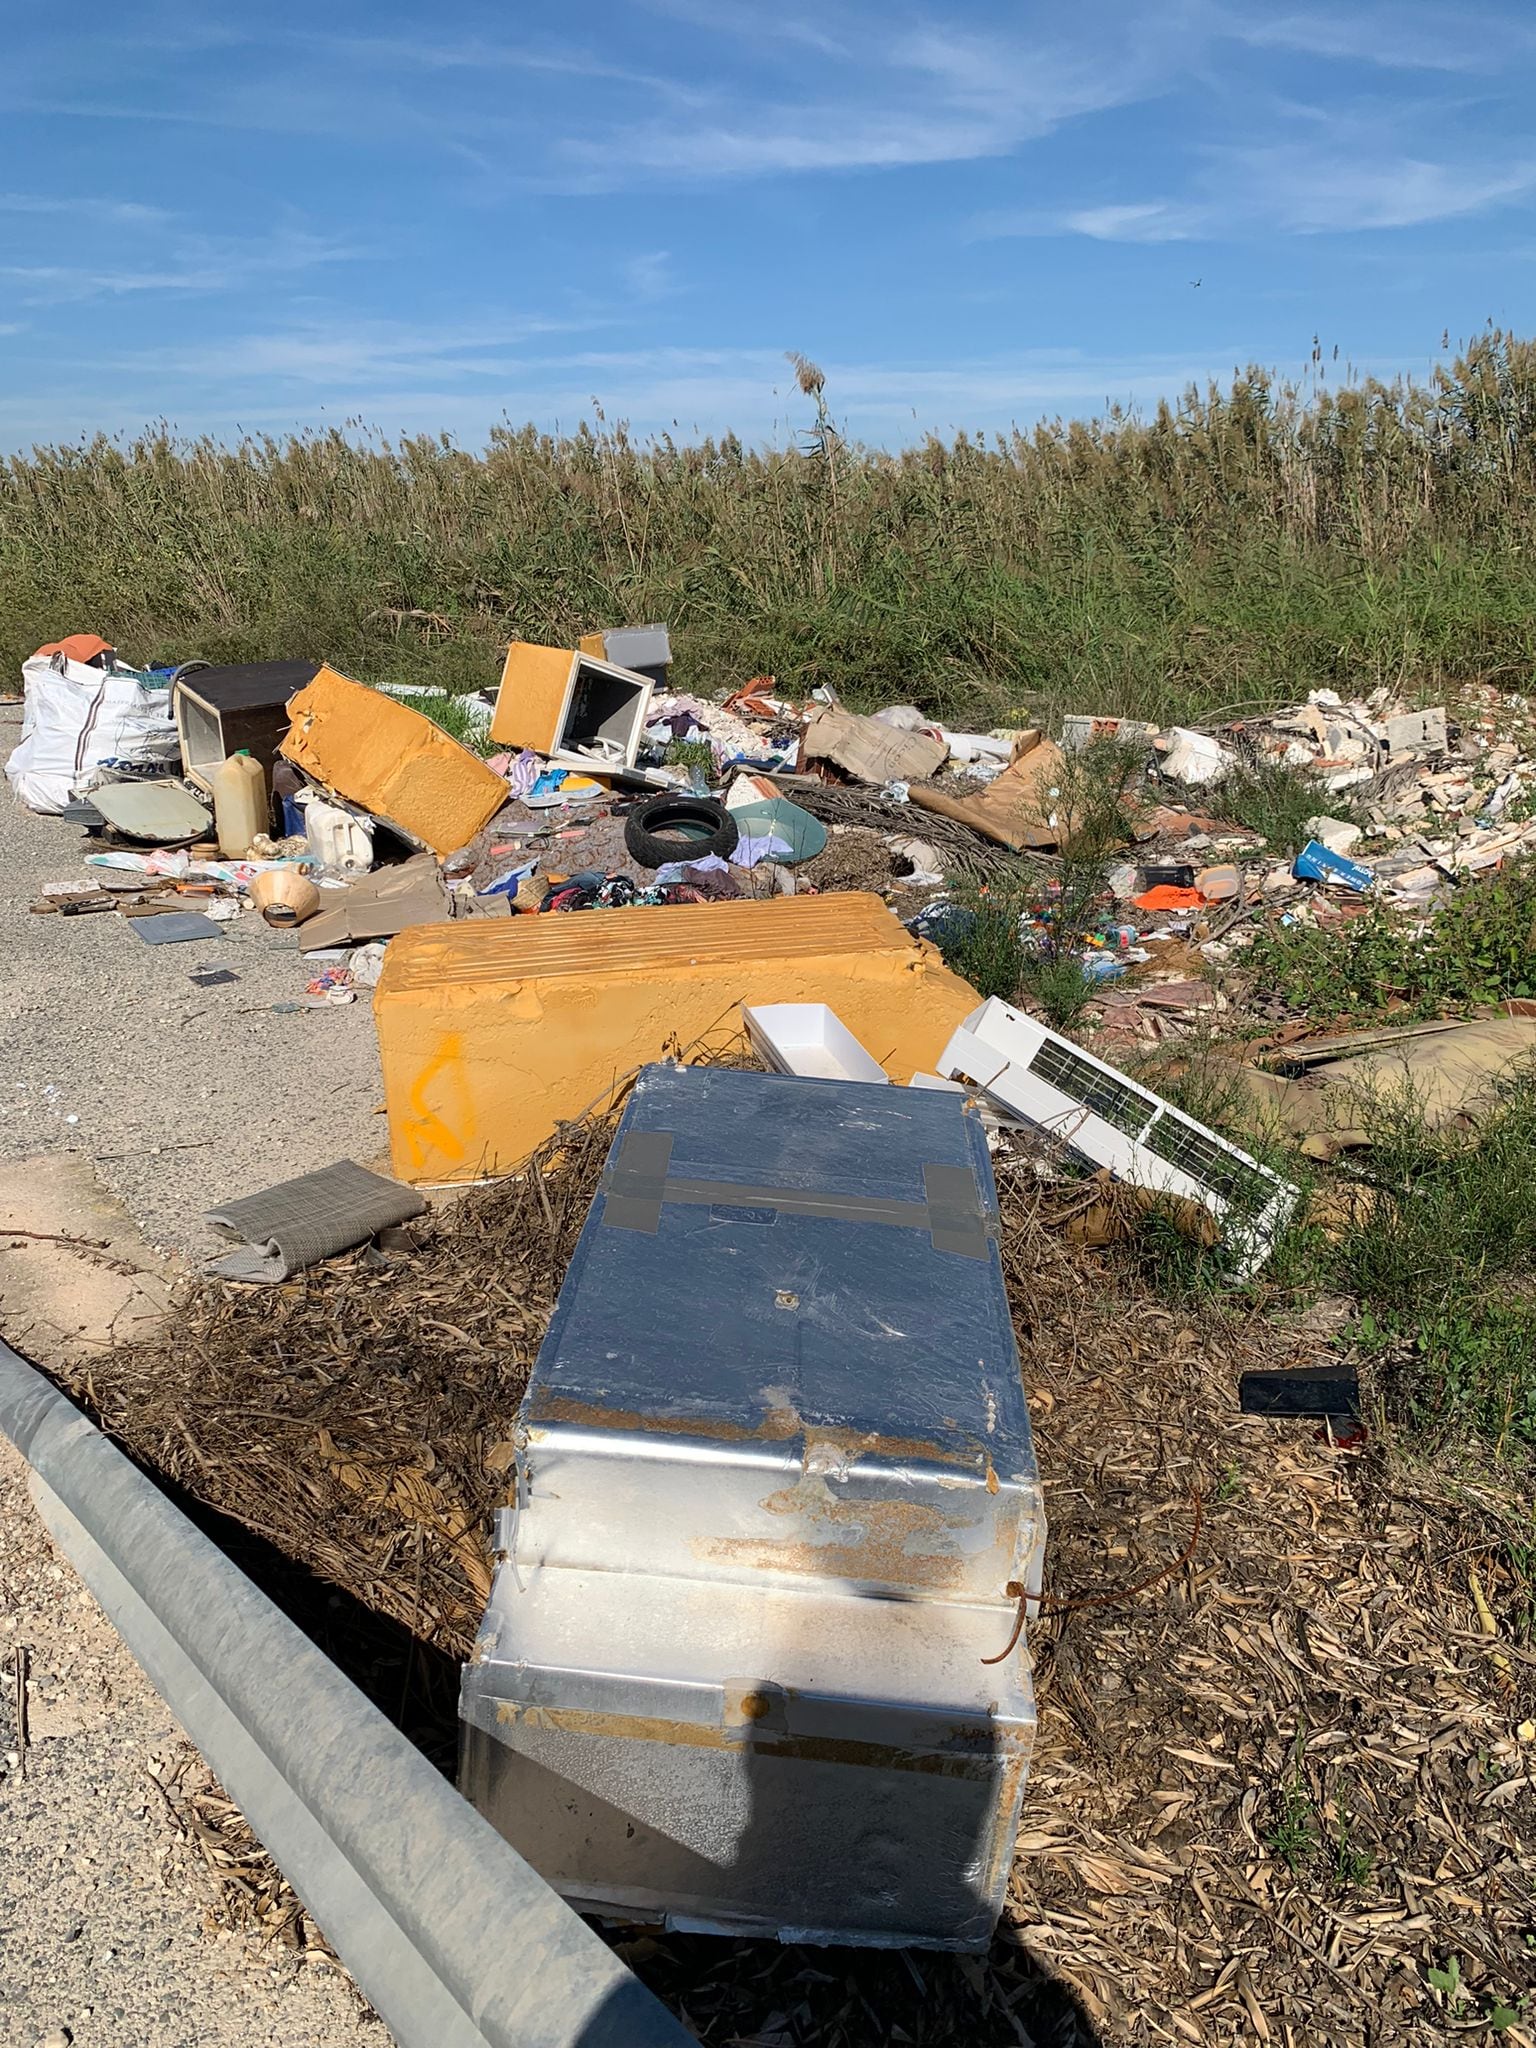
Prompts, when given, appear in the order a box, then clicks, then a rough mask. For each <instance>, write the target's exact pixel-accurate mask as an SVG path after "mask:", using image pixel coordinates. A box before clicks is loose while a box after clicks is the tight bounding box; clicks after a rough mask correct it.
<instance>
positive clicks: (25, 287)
mask: <svg viewBox="0 0 1536 2048" xmlns="http://www.w3.org/2000/svg"><path fill="white" fill-rule="evenodd" d="M360 253H361V252H360V251H359V250H357V249H352V248H348V247H347V246H346V245H344V244H342V243H340V242H332V241H327V240H326V239H325V238H324V237H322V236H318V235H311V234H306V233H303V232H300V231H298V230H293V229H283V230H279V231H278V232H277V233H275V234H272V235H269V236H266V237H264V238H261V239H258V240H253V241H247V242H235V241H229V240H224V239H215V238H213V237H208V236H182V237H178V238H177V239H176V241H175V244H174V246H173V247H172V249H171V250H170V251H169V252H168V254H167V255H166V256H165V257H164V258H163V259H162V260H161V261H159V262H157V263H144V264H141V265H139V266H136V267H133V268H130V267H127V266H123V265H116V264H95V263H7V264H0V277H8V278H11V279H13V280H14V281H15V283H16V284H17V285H18V286H19V287H20V289H21V293H22V297H23V301H24V303H26V304H29V305H73V304H78V303H79V302H81V301H83V300H87V299H99V298H124V297H129V296H131V295H133V294H135V293H140V292H151V293H163V292H187V293H220V292H229V291H235V290H238V289H240V288H242V287H244V286H246V285H251V284H257V283H261V282H263V281H266V280H269V279H272V278H279V277H293V276H295V275H298V274H299V273H302V272H304V271H307V270H314V269H318V268H320V267H321V266H323V265H326V264H331V263H343V262H348V261H351V260H352V259H354V258H355V257H357V256H358V255H359V254H360Z"/></svg>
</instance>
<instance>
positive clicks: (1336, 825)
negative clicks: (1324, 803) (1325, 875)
mask: <svg viewBox="0 0 1536 2048" xmlns="http://www.w3.org/2000/svg"><path fill="white" fill-rule="evenodd" d="M1307 833H1308V836H1309V837H1310V838H1313V839H1315V840H1317V841H1318V843H1319V845H1322V846H1326V847H1327V849H1328V851H1329V852H1330V853H1343V854H1350V853H1353V852H1354V850H1355V848H1356V847H1357V846H1358V845H1359V844H1360V842H1361V840H1362V839H1363V838H1364V837H1365V833H1364V832H1363V831H1362V829H1361V828H1360V826H1358V825H1351V824H1350V822H1349V820H1348V819H1347V818H1308V820H1307Z"/></svg>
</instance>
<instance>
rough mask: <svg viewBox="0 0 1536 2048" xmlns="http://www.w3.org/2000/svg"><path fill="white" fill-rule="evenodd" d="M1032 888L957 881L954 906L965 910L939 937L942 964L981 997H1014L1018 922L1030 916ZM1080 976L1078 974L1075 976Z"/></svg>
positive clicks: (1020, 967) (1019, 956)
mask: <svg viewBox="0 0 1536 2048" xmlns="http://www.w3.org/2000/svg"><path fill="white" fill-rule="evenodd" d="M1033 893H1034V892H1033V891H1032V890H1031V889H1030V888H1028V887H1027V886H1025V885H1022V884H1020V885H1011V884H1009V883H1008V882H1001V883H996V884H990V885H978V884H975V883H965V882H958V883H956V885H955V887H954V889H953V891H952V894H953V897H954V901H955V903H956V905H957V907H958V908H959V909H960V910H962V911H963V912H966V913H968V915H967V916H966V917H964V918H961V919H957V920H956V929H955V930H954V931H953V932H952V933H945V934H943V935H942V936H941V937H940V939H939V950H940V951H941V952H942V953H943V955H944V964H945V965H946V966H947V967H951V968H953V969H954V971H955V973H956V974H958V975H960V976H961V977H962V979H963V980H965V981H968V982H969V983H970V984H971V987H972V988H973V989H975V991H976V993H977V994H978V995H981V996H1001V997H1002V999H1003V1000H1004V1002H1009V1003H1011V1002H1013V1001H1015V1000H1016V999H1017V997H1018V993H1019V986H1020V984H1021V982H1022V981H1023V979H1024V940H1023V936H1022V933H1021V921H1022V920H1023V919H1024V918H1025V917H1026V916H1027V915H1028V913H1029V908H1030V904H1031V901H1032V898H1033ZM1078 979H1079V980H1081V979H1082V976H1081V975H1079V976H1078Z"/></svg>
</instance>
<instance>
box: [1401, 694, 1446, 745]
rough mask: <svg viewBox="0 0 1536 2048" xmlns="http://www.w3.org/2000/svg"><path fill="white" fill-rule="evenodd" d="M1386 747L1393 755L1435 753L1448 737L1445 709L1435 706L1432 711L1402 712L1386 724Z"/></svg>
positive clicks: (1441, 706)
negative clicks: (1416, 751)
mask: <svg viewBox="0 0 1536 2048" xmlns="http://www.w3.org/2000/svg"><path fill="white" fill-rule="evenodd" d="M1386 735H1387V745H1388V746H1389V747H1390V748H1391V750H1392V752H1393V753H1394V754H1403V753H1412V752H1413V751H1415V750H1416V749H1423V750H1424V751H1425V752H1426V753H1436V752H1438V751H1439V750H1440V749H1441V748H1443V747H1444V746H1445V744H1446V740H1447V737H1448V734H1447V729H1446V719H1445V707H1444V706H1443V705H1437V706H1436V708H1435V709H1434V710H1433V711H1404V712H1402V713H1400V714H1399V715H1398V716H1397V717H1396V718H1389V719H1388V720H1387V722H1386Z"/></svg>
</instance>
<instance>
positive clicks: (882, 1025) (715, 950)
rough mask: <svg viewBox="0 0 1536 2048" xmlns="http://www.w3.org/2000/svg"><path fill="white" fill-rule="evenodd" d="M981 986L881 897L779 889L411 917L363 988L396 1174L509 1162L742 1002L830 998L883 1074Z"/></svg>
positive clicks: (732, 1026)
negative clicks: (628, 904) (719, 897)
mask: <svg viewBox="0 0 1536 2048" xmlns="http://www.w3.org/2000/svg"><path fill="white" fill-rule="evenodd" d="M979 1001H980V997H979V996H978V995H977V993H976V991H975V990H974V989H973V988H971V987H970V985H969V984H968V983H967V982H964V981H962V980H961V979H960V977H959V976H958V975H956V974H951V973H950V971H949V969H948V968H947V967H946V966H945V965H944V963H943V961H942V960H941V959H940V957H939V954H938V952H937V950H936V949H935V948H934V947H932V946H930V945H927V944H925V943H924V942H922V941H920V940H917V939H914V938H913V937H912V935H911V933H910V932H908V931H907V930H906V929H905V927H904V926H903V925H902V924H901V922H900V920H899V919H898V918H897V917H895V916H894V915H893V913H892V912H891V911H889V910H888V909H887V908H886V906H885V905H884V904H883V903H882V902H881V901H880V899H879V897H878V896H870V895H861V894H848V895H828V896H776V897H767V898H764V899H763V900H762V901H761V902H757V901H752V900H750V899H749V900H747V901H744V902H739V903H684V904H676V905H667V906H658V907H655V908H652V907H650V906H636V907H634V908H632V909H628V910H583V911H572V912H569V913H563V914H562V913H558V912H550V913H546V914H543V915H540V916H538V917H518V918H513V919H509V920H508V921H506V922H501V921H497V922H494V923H492V922H490V921H484V922H482V921H481V920H479V919H475V920H466V921H465V922H464V923H462V924H441V925H425V926H416V927H414V928H413V929H412V930H410V931H405V932H402V933H401V934H400V936H399V937H398V938H397V939H395V940H394V941H393V942H392V943H391V945H390V947H389V950H388V952H387V953H386V954H385V956H384V971H383V974H382V975H381V977H380V979H379V985H378V988H377V990H376V991H375V994H374V1003H373V1014H374V1021H375V1023H376V1025H377V1027H378V1034H379V1052H380V1056H381V1058H382V1061H383V1067H384V1097H385V1102H386V1105H387V1107H388V1110H389V1135H390V1150H391V1155H392V1158H393V1163H394V1170H395V1173H396V1175H397V1176H398V1177H399V1178H400V1179H401V1180H403V1181H413V1182H421V1181H429V1182H436V1181H464V1180H476V1179H479V1178H480V1177H482V1176H483V1175H486V1174H494V1173H506V1172H509V1171H510V1170H511V1169H512V1168H514V1167H516V1166H519V1165H520V1164H521V1163H522V1161H523V1160H524V1159H526V1158H527V1156H528V1154H529V1153H530V1152H531V1151H532V1150H533V1149H534V1147H535V1146H536V1145H540V1144H542V1143H543V1141H544V1140H545V1139H546V1138H547V1137H549V1135H550V1134H551V1132H552V1131H553V1130H554V1128H555V1126H556V1125H557V1124H558V1123H561V1122H563V1121H566V1120H568V1119H570V1118H572V1117H577V1116H580V1115H581V1114H582V1113H583V1111H585V1110H587V1109H589V1108H592V1107H594V1106H596V1105H599V1104H601V1103H604V1102H606V1101H607V1100H609V1099H610V1097H611V1096H612V1094H613V1091H614V1088H615V1086H616V1084H617V1083H618V1082H620V1081H622V1079H623V1078H624V1076H625V1075H627V1074H629V1073H631V1072H632V1071H633V1070H634V1069H635V1068H636V1067H638V1066H642V1065H644V1064H645V1062H646V1061H648V1060H656V1059H660V1058H661V1057H663V1055H664V1054H665V1053H666V1051H667V1049H668V1047H669V1045H676V1046H680V1047H681V1048H683V1049H684V1050H686V1049H687V1048H688V1047H689V1046H690V1045H691V1044H693V1043H694V1041H696V1040H697V1039H699V1038H702V1037H703V1036H704V1035H705V1034H706V1033H708V1034H710V1037H711V1042H712V1043H713V1042H715V1039H716V1036H717V1034H718V1035H723V1036H726V1037H730V1036H738V1035H739V1034H740V1033H741V1029H742V1026H741V1005H742V1004H743V1003H829V1004H830V1005H831V1006H832V1008H833V1009H834V1010H835V1011H836V1012H837V1014H838V1016H839V1017H840V1018H841V1019H842V1021H843V1023H844V1024H846V1025H847V1027H848V1029H849V1030H850V1031H851V1032H852V1033H853V1035H854V1037H855V1038H857V1039H858V1041H859V1042H860V1044H861V1045H863V1046H864V1047H865V1048H866V1049H867V1050H868V1051H869V1052H871V1053H873V1054H874V1056H875V1058H876V1059H878V1060H879V1062H880V1064H881V1065H882V1066H883V1067H884V1068H885V1070H886V1072H887V1073H888V1074H889V1075H890V1076H891V1077H892V1079H893V1080H898V1081H906V1080H908V1079H910V1077H911V1076H912V1074H913V1073H914V1072H917V1071H924V1072H928V1071H931V1070H932V1069H933V1068H934V1067H935V1065H936V1064H937V1062H938V1059H939V1056H940V1054H941V1053H942V1052H943V1050H944V1047H945V1045H946V1044H947V1043H948V1041H949V1038H950V1034H951V1033H952V1032H953V1031H954V1030H955V1028H956V1027H957V1026H958V1025H959V1024H960V1023H961V1022H962V1021H963V1019H964V1018H966V1017H967V1016H969V1015H970V1013H971V1011H972V1010H974V1009H975V1007H976V1005H977V1003H978V1002H979Z"/></svg>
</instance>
